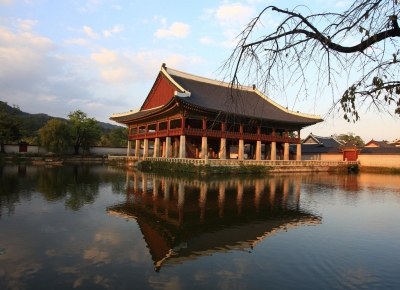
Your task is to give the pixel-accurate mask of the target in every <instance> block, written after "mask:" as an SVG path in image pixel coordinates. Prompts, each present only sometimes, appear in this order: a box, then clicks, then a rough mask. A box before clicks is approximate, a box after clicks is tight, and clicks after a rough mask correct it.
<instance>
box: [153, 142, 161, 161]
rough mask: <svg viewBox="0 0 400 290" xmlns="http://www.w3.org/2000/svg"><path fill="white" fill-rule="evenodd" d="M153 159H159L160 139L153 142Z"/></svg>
mask: <svg viewBox="0 0 400 290" xmlns="http://www.w3.org/2000/svg"><path fill="white" fill-rule="evenodd" d="M153 157H160V138H156V139H155V140H154V152H153Z"/></svg>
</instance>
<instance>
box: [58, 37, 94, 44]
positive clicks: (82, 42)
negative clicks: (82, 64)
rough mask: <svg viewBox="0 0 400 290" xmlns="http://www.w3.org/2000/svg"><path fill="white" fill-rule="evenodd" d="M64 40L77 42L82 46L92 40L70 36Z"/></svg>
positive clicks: (68, 42)
mask: <svg viewBox="0 0 400 290" xmlns="http://www.w3.org/2000/svg"><path fill="white" fill-rule="evenodd" d="M64 42H65V43H67V44H76V45H82V46H88V45H89V44H90V41H89V40H87V39H84V38H70V39H66V40H64Z"/></svg>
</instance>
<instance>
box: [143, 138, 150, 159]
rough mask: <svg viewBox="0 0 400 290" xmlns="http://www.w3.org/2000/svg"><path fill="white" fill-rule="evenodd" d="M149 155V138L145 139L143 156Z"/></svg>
mask: <svg viewBox="0 0 400 290" xmlns="http://www.w3.org/2000/svg"><path fill="white" fill-rule="evenodd" d="M148 156H149V139H144V140H143V157H148Z"/></svg>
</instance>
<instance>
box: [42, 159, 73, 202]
mask: <svg viewBox="0 0 400 290" xmlns="http://www.w3.org/2000/svg"><path fill="white" fill-rule="evenodd" d="M70 178H71V176H70V175H69V174H66V172H65V171H64V170H63V167H60V166H52V167H50V168H43V170H40V171H39V176H38V185H37V187H36V190H37V191H38V192H40V193H41V194H42V195H43V198H44V199H45V200H47V201H58V200H62V199H63V198H65V196H66V195H67V187H66V186H67V184H68V183H69V180H70Z"/></svg>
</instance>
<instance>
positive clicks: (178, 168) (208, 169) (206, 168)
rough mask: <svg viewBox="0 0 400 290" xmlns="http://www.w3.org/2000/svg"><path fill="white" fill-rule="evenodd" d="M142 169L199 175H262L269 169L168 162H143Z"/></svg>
mask: <svg viewBox="0 0 400 290" xmlns="http://www.w3.org/2000/svg"><path fill="white" fill-rule="evenodd" d="M140 169H141V170H143V171H159V172H165V171H167V172H189V173H198V174H218V175H224V174H262V173H266V172H267V171H268V169H270V168H266V167H265V166H261V165H240V166H210V165H208V164H207V165H199V166H195V165H194V164H192V163H179V162H177V163H175V162H166V161H142V162H141V163H140Z"/></svg>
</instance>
